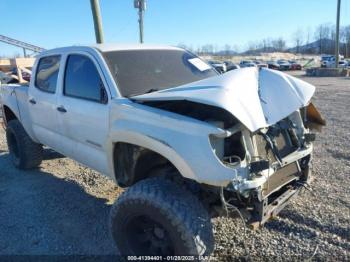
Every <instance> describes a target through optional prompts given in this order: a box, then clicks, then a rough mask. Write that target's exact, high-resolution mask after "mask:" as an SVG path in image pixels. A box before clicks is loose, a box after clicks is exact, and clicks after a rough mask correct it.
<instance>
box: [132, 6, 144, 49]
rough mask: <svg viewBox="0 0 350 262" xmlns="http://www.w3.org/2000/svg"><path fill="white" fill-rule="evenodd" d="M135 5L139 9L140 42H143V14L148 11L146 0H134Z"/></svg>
mask: <svg viewBox="0 0 350 262" xmlns="http://www.w3.org/2000/svg"><path fill="white" fill-rule="evenodd" d="M134 7H135V8H137V9H139V29H140V43H141V44H142V43H143V15H144V13H145V11H146V0H134Z"/></svg>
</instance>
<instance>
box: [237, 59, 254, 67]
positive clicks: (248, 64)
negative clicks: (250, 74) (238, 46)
mask: <svg viewBox="0 0 350 262" xmlns="http://www.w3.org/2000/svg"><path fill="white" fill-rule="evenodd" d="M239 66H240V67H242V68H243V67H256V66H257V65H256V64H255V63H254V62H253V61H252V60H242V61H241V62H240V63H239Z"/></svg>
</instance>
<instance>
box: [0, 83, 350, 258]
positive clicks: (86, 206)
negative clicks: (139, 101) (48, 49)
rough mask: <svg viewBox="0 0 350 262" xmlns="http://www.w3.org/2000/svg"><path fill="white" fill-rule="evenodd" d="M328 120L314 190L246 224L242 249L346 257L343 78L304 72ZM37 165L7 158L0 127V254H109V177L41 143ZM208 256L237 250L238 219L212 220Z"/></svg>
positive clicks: (349, 114)
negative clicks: (22, 165)
mask: <svg viewBox="0 0 350 262" xmlns="http://www.w3.org/2000/svg"><path fill="white" fill-rule="evenodd" d="M300 77H301V78H302V79H304V80H306V81H308V82H310V83H312V84H314V85H316V86H317V87H318V88H317V91H316V99H315V102H316V104H317V105H318V107H319V109H320V111H321V112H322V113H323V115H324V116H325V118H326V119H327V124H328V126H327V127H326V128H325V129H324V132H323V133H322V134H320V135H319V136H318V138H317V141H316V145H315V155H314V175H315V180H314V182H313V184H312V185H313V193H310V192H305V193H303V194H302V195H301V196H299V198H298V199H296V200H295V201H293V203H292V205H289V206H288V207H287V208H286V209H285V210H284V211H283V212H282V213H281V215H280V217H279V218H278V219H276V220H274V221H271V222H269V223H267V224H266V226H265V227H264V228H262V229H261V230H258V231H256V232H253V231H250V230H249V231H248V232H247V238H246V240H245V243H246V247H247V250H248V251H249V252H250V254H251V256H253V257H255V258H258V257H259V258H263V259H266V260H272V259H277V258H278V259H279V260H295V259H300V260H304V259H308V258H310V257H312V256H313V258H314V259H318V260H319V259H327V260H334V259H336V260H349V256H350V244H349V242H350V241H349V240H350V232H349V231H350V230H349V224H350V194H349V193H350V182H349V175H350V153H349V148H350V139H349V137H350V131H349V128H350V79H349V78H348V79H345V78H307V77H302V76H300ZM45 159H46V160H45V161H44V162H43V164H42V165H41V168H40V170H34V171H29V172H23V171H18V170H16V169H15V168H13V166H12V164H11V163H10V160H9V156H8V152H7V146H6V140H5V136H4V131H3V130H2V129H1V130H0V255H14V254H35V255H43V254H44V255H72V254H74V255H76V254H80V255H111V254H115V249H114V247H113V242H112V240H111V238H110V236H109V233H108V228H107V219H108V212H109V209H110V205H111V204H112V203H113V201H114V199H115V198H116V197H117V196H118V194H120V193H121V190H120V189H118V188H117V187H116V186H115V185H114V184H113V183H112V182H111V181H110V180H108V179H106V178H104V177H103V176H101V175H99V174H97V173H96V172H94V171H92V170H90V169H88V168H85V167H82V166H80V165H78V164H77V163H75V162H74V161H72V160H69V159H67V158H63V157H61V156H60V155H58V154H56V153H55V152H52V151H50V150H46V152H45ZM214 225H215V228H214V229H215V237H216V241H217V244H216V248H215V253H214V258H216V259H217V260H224V259H225V260H230V259H231V258H232V257H236V258H237V257H239V256H243V255H244V253H245V251H244V248H243V240H244V237H243V236H244V234H243V226H242V224H241V221H240V220H238V219H237V220H235V219H224V218H221V219H216V220H215V221H214Z"/></svg>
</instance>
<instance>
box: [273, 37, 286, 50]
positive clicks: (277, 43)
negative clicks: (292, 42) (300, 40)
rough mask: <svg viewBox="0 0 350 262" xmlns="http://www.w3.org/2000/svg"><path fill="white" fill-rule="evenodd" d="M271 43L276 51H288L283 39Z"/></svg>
mask: <svg viewBox="0 0 350 262" xmlns="http://www.w3.org/2000/svg"><path fill="white" fill-rule="evenodd" d="M271 43H272V47H273V48H274V49H275V50H276V51H279V52H283V51H285V49H286V41H285V40H284V39H283V38H282V37H280V38H277V39H275V40H272V42H271Z"/></svg>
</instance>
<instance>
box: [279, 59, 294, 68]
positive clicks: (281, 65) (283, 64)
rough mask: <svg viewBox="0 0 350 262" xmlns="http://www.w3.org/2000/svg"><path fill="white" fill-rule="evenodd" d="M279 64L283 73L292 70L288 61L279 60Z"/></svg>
mask: <svg viewBox="0 0 350 262" xmlns="http://www.w3.org/2000/svg"><path fill="white" fill-rule="evenodd" d="M277 64H279V66H280V67H279V70H281V71H287V70H290V68H291V64H290V63H289V62H288V61H287V60H284V59H281V60H278V61H277Z"/></svg>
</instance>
